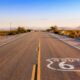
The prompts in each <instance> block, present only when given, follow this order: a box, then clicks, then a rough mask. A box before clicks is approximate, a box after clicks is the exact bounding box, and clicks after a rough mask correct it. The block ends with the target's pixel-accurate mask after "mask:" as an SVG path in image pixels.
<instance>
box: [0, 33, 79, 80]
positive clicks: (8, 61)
mask: <svg viewBox="0 0 80 80" xmlns="http://www.w3.org/2000/svg"><path fill="white" fill-rule="evenodd" d="M50 34H51V33H47V32H30V33H26V34H25V35H23V36H20V35H19V36H20V37H18V38H16V37H15V39H14V40H12V41H10V42H9V41H8V43H7V44H5V45H2V46H0V80H80V61H79V59H80V51H79V50H77V49H75V48H73V47H71V46H69V45H67V44H65V43H64V42H62V41H60V40H58V39H57V38H55V37H53V36H51V35H50ZM6 42H7V41H6Z"/></svg>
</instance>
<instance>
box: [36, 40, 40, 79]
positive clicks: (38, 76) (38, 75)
mask: <svg viewBox="0 0 80 80" xmlns="http://www.w3.org/2000/svg"><path fill="white" fill-rule="evenodd" d="M40 57H41V55H40V40H39V48H38V68H37V80H40V69H41V66H40V63H41V62H40Z"/></svg>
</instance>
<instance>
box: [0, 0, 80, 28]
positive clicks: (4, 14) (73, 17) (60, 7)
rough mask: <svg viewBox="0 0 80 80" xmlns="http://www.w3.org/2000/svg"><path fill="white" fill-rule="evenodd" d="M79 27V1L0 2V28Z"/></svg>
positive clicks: (12, 0) (20, 0) (33, 0)
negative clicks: (10, 25) (10, 26)
mask: <svg viewBox="0 0 80 80" xmlns="http://www.w3.org/2000/svg"><path fill="white" fill-rule="evenodd" d="M10 22H11V23H12V26H14V27H16V26H19V25H20V26H29V27H33V28H47V27H48V26H51V25H58V26H71V27H76V26H79V25H80V0H0V28H8V27H9V24H10Z"/></svg>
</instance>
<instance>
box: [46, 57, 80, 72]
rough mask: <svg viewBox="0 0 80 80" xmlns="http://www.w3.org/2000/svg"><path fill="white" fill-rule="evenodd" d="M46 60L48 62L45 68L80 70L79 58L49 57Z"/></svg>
mask: <svg viewBox="0 0 80 80" xmlns="http://www.w3.org/2000/svg"><path fill="white" fill-rule="evenodd" d="M46 61H48V62H49V64H48V65H47V68H49V69H51V70H56V71H68V72H69V71H72V72H80V59H79V58H70V59H69V58H51V59H47V60H46ZM75 63H76V64H75ZM56 66H57V67H56Z"/></svg>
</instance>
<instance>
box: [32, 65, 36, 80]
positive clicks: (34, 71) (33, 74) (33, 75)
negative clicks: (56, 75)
mask: <svg viewBox="0 0 80 80" xmlns="http://www.w3.org/2000/svg"><path fill="white" fill-rule="evenodd" d="M36 67H37V66H36V65H35V64H34V65H33V70H32V77H31V80H35V77H36Z"/></svg>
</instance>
